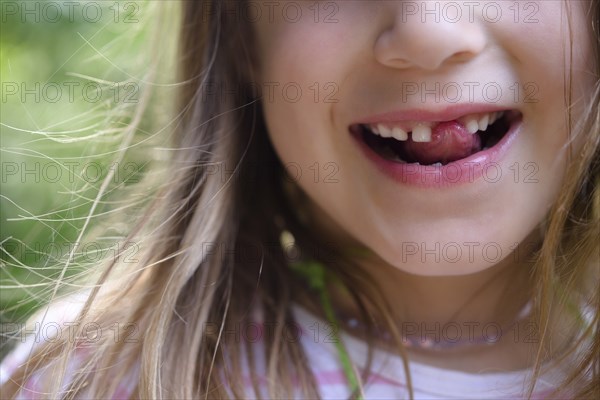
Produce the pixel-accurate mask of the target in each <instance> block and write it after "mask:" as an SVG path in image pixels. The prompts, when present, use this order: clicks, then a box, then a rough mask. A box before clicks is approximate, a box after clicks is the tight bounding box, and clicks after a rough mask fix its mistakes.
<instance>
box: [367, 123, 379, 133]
mask: <svg viewBox="0 0 600 400" xmlns="http://www.w3.org/2000/svg"><path fill="white" fill-rule="evenodd" d="M369 129H370V130H371V132H373V133H375V134H377V135H379V128H378V127H377V125H369Z"/></svg>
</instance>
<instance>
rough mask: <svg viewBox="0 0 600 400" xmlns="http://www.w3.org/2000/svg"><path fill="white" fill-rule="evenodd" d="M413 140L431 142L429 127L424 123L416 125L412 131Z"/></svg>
mask: <svg viewBox="0 0 600 400" xmlns="http://www.w3.org/2000/svg"><path fill="white" fill-rule="evenodd" d="M412 140H413V142H431V128H430V127H428V126H426V125H417V126H415V127H414V128H413V131H412Z"/></svg>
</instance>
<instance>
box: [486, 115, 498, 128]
mask: <svg viewBox="0 0 600 400" xmlns="http://www.w3.org/2000/svg"><path fill="white" fill-rule="evenodd" d="M496 119H498V113H497V112H493V113H490V122H489V124H488V125H492V124H493V123H494V122H496Z"/></svg>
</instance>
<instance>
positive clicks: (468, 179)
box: [352, 118, 523, 188]
mask: <svg viewBox="0 0 600 400" xmlns="http://www.w3.org/2000/svg"><path fill="white" fill-rule="evenodd" d="M522 124H523V120H522V118H521V119H519V120H518V121H514V122H513V123H512V124H511V126H510V129H509V130H508V132H507V133H506V134H505V135H504V137H502V139H501V140H500V141H499V142H498V143H496V144H495V145H494V146H493V147H491V148H489V149H486V150H482V151H480V152H477V153H475V154H473V155H471V156H469V157H467V158H463V159H461V160H457V161H453V162H451V163H448V164H446V165H442V166H438V167H434V166H433V165H417V164H404V163H398V162H394V161H391V160H387V159H385V158H383V157H381V156H380V155H379V154H377V153H376V152H375V151H373V150H372V149H371V148H370V147H369V146H368V145H367V144H366V143H365V142H364V141H363V140H362V138H361V137H360V135H356V134H352V136H354V138H355V139H356V140H357V142H358V144H359V146H360V148H361V150H362V152H363V153H364V154H365V155H366V156H367V158H368V159H369V160H371V161H372V162H373V163H374V164H375V166H376V167H377V169H379V170H380V171H381V172H383V173H384V174H385V175H387V176H388V177H390V178H392V179H393V180H394V181H396V182H398V183H401V184H405V185H409V186H416V187H420V188H445V187H455V186H459V185H465V184H469V183H474V182H476V181H479V180H481V179H482V178H485V179H484V180H485V181H486V182H497V181H499V180H500V178H501V176H502V167H501V166H500V165H499V162H500V161H501V160H502V159H503V158H504V156H505V155H506V153H508V151H509V149H510V148H511V146H512V144H513V143H514V142H515V139H516V138H517V136H518V135H519V132H520V131H521V126H522Z"/></svg>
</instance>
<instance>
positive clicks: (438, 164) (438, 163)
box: [433, 162, 442, 167]
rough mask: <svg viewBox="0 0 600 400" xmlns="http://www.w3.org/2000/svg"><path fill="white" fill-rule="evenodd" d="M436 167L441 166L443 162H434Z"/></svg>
mask: <svg viewBox="0 0 600 400" xmlns="http://www.w3.org/2000/svg"><path fill="white" fill-rule="evenodd" d="M433 166H434V167H441V166H442V163H441V162H436V163H435V164H433Z"/></svg>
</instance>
